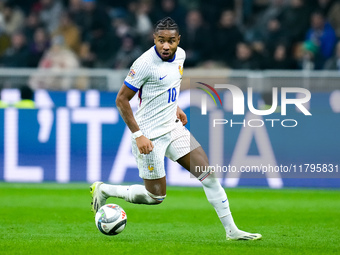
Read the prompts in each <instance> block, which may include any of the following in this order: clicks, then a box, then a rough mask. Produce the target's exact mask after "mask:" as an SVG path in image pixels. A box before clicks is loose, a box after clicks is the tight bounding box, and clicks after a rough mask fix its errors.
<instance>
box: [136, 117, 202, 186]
mask: <svg viewBox="0 0 340 255" xmlns="http://www.w3.org/2000/svg"><path fill="white" fill-rule="evenodd" d="M151 142H152V143H153V145H154V148H153V150H152V152H150V153H149V154H140V152H139V150H138V147H137V144H136V141H135V139H133V138H132V153H133V155H134V156H135V158H136V161H137V166H138V169H139V177H141V178H143V179H148V180H150V179H159V178H162V177H164V176H165V168H164V156H165V157H168V158H169V159H171V160H172V161H177V160H178V159H179V158H181V157H183V156H185V155H187V154H188V153H189V152H191V151H193V150H194V149H196V148H198V147H200V146H201V145H200V144H199V143H198V142H197V141H196V139H195V138H194V137H193V136H192V135H191V134H190V132H189V130H188V129H186V127H184V126H183V124H182V122H180V121H177V122H176V128H175V129H174V130H172V131H171V132H169V133H166V134H164V135H162V136H160V137H157V138H155V139H151Z"/></svg>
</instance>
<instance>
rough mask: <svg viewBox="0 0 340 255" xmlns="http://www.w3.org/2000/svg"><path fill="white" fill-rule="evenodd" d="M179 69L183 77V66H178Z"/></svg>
mask: <svg viewBox="0 0 340 255" xmlns="http://www.w3.org/2000/svg"><path fill="white" fill-rule="evenodd" d="M178 69H179V73H180V74H181V75H183V67H182V66H181V65H179V66H178Z"/></svg>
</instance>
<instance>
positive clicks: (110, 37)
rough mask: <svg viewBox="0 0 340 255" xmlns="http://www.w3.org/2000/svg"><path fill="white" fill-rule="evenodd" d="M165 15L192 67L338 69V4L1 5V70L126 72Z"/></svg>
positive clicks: (37, 1) (309, 0) (27, 0)
mask: <svg viewBox="0 0 340 255" xmlns="http://www.w3.org/2000/svg"><path fill="white" fill-rule="evenodd" d="M166 16H170V17H172V18H173V19H175V21H176V22H177V23H178V25H179V26H180V31H181V35H182V37H181V43H180V46H181V47H183V48H184V49H185V50H186V53H187V60H186V63H185V65H186V66H187V67H204V68H213V67H230V68H233V69H245V70H246V69H252V70H264V69H304V70H306V69H308V70H314V69H329V70H340V42H339V38H340V1H339V0H209V1H208V0H207V1H205V0H191V1H185V0H129V1H128V0H126V1H122V0H121V1H118V0H7V1H6V0H0V66H1V67H14V68H18V67H21V68H22V67H31V68H35V67H40V68H53V67H56V68H68V69H69V68H78V67H88V68H112V69H123V68H129V66H130V65H131V64H132V62H133V61H134V60H135V59H136V58H137V57H138V56H139V55H140V54H142V53H143V51H145V50H146V49H148V48H149V47H150V46H151V45H152V44H153V37H152V33H153V24H154V23H155V22H156V21H157V20H159V19H161V18H163V17H166Z"/></svg>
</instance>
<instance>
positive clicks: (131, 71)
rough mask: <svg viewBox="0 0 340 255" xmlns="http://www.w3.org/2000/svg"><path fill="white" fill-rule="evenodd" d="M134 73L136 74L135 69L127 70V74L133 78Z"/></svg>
mask: <svg viewBox="0 0 340 255" xmlns="http://www.w3.org/2000/svg"><path fill="white" fill-rule="evenodd" d="M135 74H136V72H135V70H133V69H130V72H129V74H128V76H130V77H131V78H133V77H134V76H135Z"/></svg>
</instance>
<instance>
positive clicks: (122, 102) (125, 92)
mask: <svg viewBox="0 0 340 255" xmlns="http://www.w3.org/2000/svg"><path fill="white" fill-rule="evenodd" d="M135 94H136V92H135V91H133V90H132V89H130V88H129V87H128V86H126V85H125V84H123V86H122V87H121V88H120V90H119V92H118V95H117V98H116V106H117V108H118V111H119V113H120V115H121V116H122V118H123V120H124V121H125V123H126V125H127V126H128V128H129V129H130V130H131V132H132V133H135V132H137V131H138V130H140V129H139V126H138V124H137V121H136V119H135V117H134V116H133V112H132V109H131V106H130V100H131V99H132V98H133V96H134V95H135ZM136 143H137V147H138V149H139V152H140V153H141V154H149V153H150V152H151V151H152V149H153V144H152V142H151V141H150V140H149V139H148V138H147V137H145V136H144V135H142V136H140V137H138V138H136Z"/></svg>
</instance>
